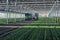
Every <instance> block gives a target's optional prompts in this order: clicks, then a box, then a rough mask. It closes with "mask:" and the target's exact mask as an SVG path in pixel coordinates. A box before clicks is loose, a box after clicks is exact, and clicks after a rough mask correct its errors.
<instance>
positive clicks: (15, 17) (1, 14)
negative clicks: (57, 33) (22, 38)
mask: <svg viewBox="0 0 60 40" xmlns="http://www.w3.org/2000/svg"><path fill="white" fill-rule="evenodd" d="M26 20H27V21H32V22H36V20H37V21H38V20H40V21H39V23H38V22H37V23H38V24H45V23H46V24H60V1H59V0H0V24H19V22H21V21H26ZM30 24H31V23H30ZM32 24H34V23H32Z"/></svg>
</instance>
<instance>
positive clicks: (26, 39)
mask: <svg viewBox="0 0 60 40" xmlns="http://www.w3.org/2000/svg"><path fill="white" fill-rule="evenodd" d="M0 40H60V28H19V29H17V30H14V31H12V32H11V33H9V34H8V35H6V36H4V37H1V38H0Z"/></svg>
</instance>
